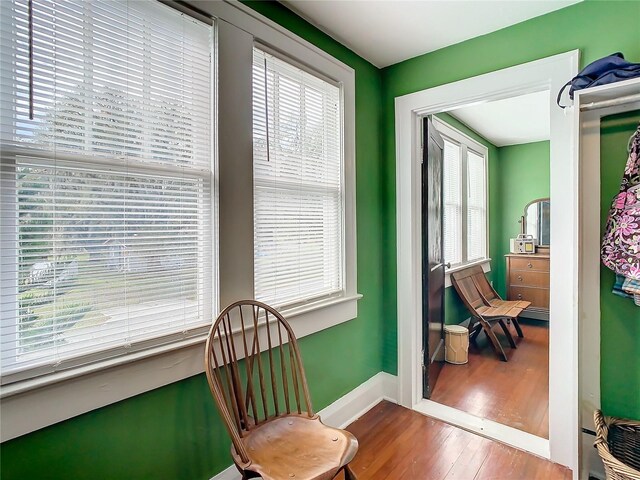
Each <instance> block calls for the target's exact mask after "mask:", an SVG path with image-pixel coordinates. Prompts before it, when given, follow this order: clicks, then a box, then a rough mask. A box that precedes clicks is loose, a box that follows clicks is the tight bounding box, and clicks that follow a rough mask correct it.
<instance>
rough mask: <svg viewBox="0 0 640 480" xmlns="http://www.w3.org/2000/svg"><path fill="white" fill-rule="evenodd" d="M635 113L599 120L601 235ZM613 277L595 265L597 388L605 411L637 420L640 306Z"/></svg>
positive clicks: (639, 414) (617, 187)
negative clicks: (620, 292) (616, 291)
mask: <svg viewBox="0 0 640 480" xmlns="http://www.w3.org/2000/svg"><path fill="white" fill-rule="evenodd" d="M638 122H640V111H635V112H630V113H625V114H621V115H615V116H611V117H607V118H605V119H603V121H602V124H601V132H600V133H601V139H600V180H601V185H600V188H601V189H602V195H601V197H600V212H601V225H602V229H601V234H602V235H604V227H605V223H606V220H607V215H608V213H609V208H610V207H611V201H612V200H613V197H614V196H615V195H617V194H618V192H619V191H620V181H621V180H622V172H623V171H624V167H625V164H626V161H627V156H628V155H627V142H628V141H629V137H630V136H631V134H632V133H633V132H634V130H635V129H636V127H637V126H638ZM614 279H615V275H614V273H613V272H612V271H611V270H609V269H608V268H606V267H605V266H604V265H602V264H601V265H600V303H601V307H600V309H601V311H602V318H601V320H600V327H601V336H600V355H601V356H602V365H601V368H600V388H601V396H602V410H603V411H604V412H606V413H607V415H614V416H619V417H628V418H635V419H640V307H636V306H635V305H634V304H633V301H632V300H631V299H628V298H622V297H619V296H617V295H613V294H612V293H611V288H612V287H613V283H614Z"/></svg>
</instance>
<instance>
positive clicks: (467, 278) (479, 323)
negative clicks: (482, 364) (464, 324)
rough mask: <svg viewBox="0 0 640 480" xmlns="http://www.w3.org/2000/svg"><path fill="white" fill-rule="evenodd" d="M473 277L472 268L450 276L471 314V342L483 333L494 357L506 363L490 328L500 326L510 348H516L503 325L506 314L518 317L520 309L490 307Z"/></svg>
mask: <svg viewBox="0 0 640 480" xmlns="http://www.w3.org/2000/svg"><path fill="white" fill-rule="evenodd" d="M473 275H474V270H473V267H472V268H465V269H464V270H459V271H457V272H454V273H452V274H451V283H452V284H453V286H454V288H455V289H456V291H457V292H458V295H460V298H461V299H462V301H463V303H464V304H465V306H466V307H467V309H468V310H469V312H470V313H471V323H470V324H469V332H470V334H471V340H472V341H474V342H475V340H476V339H477V337H478V335H479V334H480V332H481V331H484V333H485V334H486V335H487V338H488V339H489V342H490V343H491V346H492V347H493V350H494V352H495V353H496V355H497V356H498V357H499V358H500V359H502V360H504V361H505V362H506V361H507V355H506V354H505V353H504V350H503V349H502V345H500V342H499V341H498V339H497V337H496V335H495V333H493V329H492V328H493V326H494V325H495V324H496V323H497V324H498V325H500V328H502V331H503V332H504V335H505V336H506V337H507V341H508V342H509V345H510V346H511V348H517V345H516V342H515V340H514V339H513V337H512V336H511V332H509V328H508V327H507V325H506V324H505V323H504V320H506V319H507V318H511V317H508V316H507V314H508V313H509V314H514V313H516V311H517V314H518V315H519V314H520V313H521V312H522V309H517V308H515V307H508V308H506V307H503V306H498V307H492V306H491V305H490V304H489V303H488V302H487V301H486V300H485V299H484V298H483V296H482V295H481V294H480V291H479V290H478V287H477V286H476V281H474V278H473Z"/></svg>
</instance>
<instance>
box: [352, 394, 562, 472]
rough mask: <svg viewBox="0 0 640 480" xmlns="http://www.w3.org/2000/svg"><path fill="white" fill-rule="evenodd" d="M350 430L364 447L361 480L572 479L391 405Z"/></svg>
mask: <svg viewBox="0 0 640 480" xmlns="http://www.w3.org/2000/svg"><path fill="white" fill-rule="evenodd" d="M347 430H349V431H350V432H352V433H353V434H354V435H355V436H356V437H357V438H358V441H359V443H360V448H359V450H358V454H357V455H356V457H355V458H354V460H353V461H352V463H351V465H352V467H353V470H354V472H355V473H356V474H357V475H358V480H516V479H518V480H520V479H522V480H536V479H540V480H542V479H545V480H547V479H550V480H551V479H562V480H565V479H566V480H569V479H571V471H570V470H568V469H566V468H564V467H561V466H560V465H557V464H554V463H551V462H549V461H547V460H544V459H542V458H539V457H536V456H534V455H531V454H528V453H525V452H522V451H520V450H517V449H515V448H511V447H508V446H506V445H503V444H501V443H498V442H494V441H492V440H488V439H486V438H483V437H480V436H478V435H475V434H472V433H469V432H467V431H465V430H462V429H460V428H456V427H453V426H451V425H448V424H446V423H443V422H440V421H438V420H434V419H432V418H429V417H427V416H424V415H422V414H420V413H417V412H414V411H412V410H409V409H406V408H404V407H400V406H398V405H395V404H393V403H390V402H386V401H383V402H381V403H379V404H378V405H376V406H375V407H374V408H373V409H371V410H370V411H369V412H367V413H366V414H365V415H364V416H363V417H361V418H360V419H358V420H357V421H355V422H353V423H352V424H351V425H349V427H347ZM339 478H341V477H339Z"/></svg>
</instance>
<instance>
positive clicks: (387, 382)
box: [211, 372, 397, 480]
mask: <svg viewBox="0 0 640 480" xmlns="http://www.w3.org/2000/svg"><path fill="white" fill-rule="evenodd" d="M396 384H397V378H396V376H395V375H391V374H389V373H385V372H379V373H377V374H375V375H374V376H373V377H371V378H370V379H369V380H367V381H366V382H364V383H363V384H361V385H358V386H357V387H356V388H354V389H353V390H351V391H350V392H349V393H347V394H346V395H344V396H343V397H340V398H339V399H337V400H336V401H335V402H333V403H332V404H331V405H328V406H327V407H325V408H323V409H322V410H320V411H319V412H318V414H319V415H320V417H321V418H322V421H323V422H324V423H325V424H326V425H329V426H332V427H336V428H344V427H346V426H347V425H349V424H351V423H353V422H354V421H356V420H357V419H358V418H360V417H361V416H362V415H364V414H365V413H366V412H368V411H369V410H371V408H372V407H374V406H375V405H376V404H377V403H379V402H380V401H382V400H389V401H390V402H394V403H396V398H397V397H396V395H397V387H396ZM211 480H240V474H239V473H238V470H237V469H236V467H235V466H234V465H231V466H230V467H229V468H227V469H225V470H223V471H222V472H220V473H218V474H217V475H216V476H214V477H212V478H211Z"/></svg>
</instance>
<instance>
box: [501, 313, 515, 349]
mask: <svg viewBox="0 0 640 480" xmlns="http://www.w3.org/2000/svg"><path fill="white" fill-rule="evenodd" d="M498 323H499V324H500V328H502V331H503V332H504V334H505V336H506V337H507V340H508V341H509V345H511V348H518V346H517V345H516V342H515V340H514V339H513V337H512V336H511V332H510V331H509V328H507V324H506V323H504V320H503V319H500V320H498Z"/></svg>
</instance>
